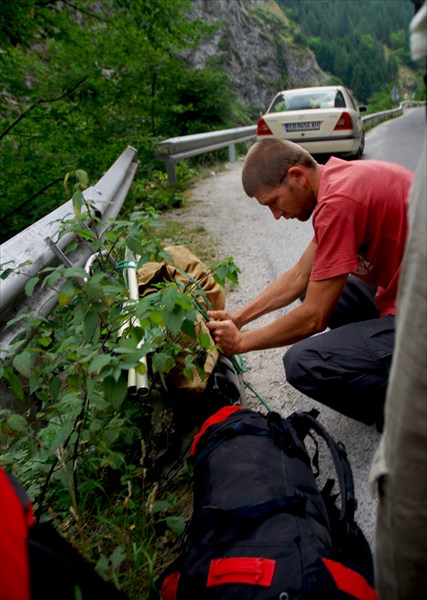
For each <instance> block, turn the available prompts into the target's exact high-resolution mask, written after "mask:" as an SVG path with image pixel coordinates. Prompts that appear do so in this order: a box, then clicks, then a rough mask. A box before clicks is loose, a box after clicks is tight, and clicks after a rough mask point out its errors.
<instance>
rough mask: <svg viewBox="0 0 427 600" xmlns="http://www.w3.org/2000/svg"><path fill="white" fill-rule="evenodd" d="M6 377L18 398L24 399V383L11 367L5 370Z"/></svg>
mask: <svg viewBox="0 0 427 600" xmlns="http://www.w3.org/2000/svg"><path fill="white" fill-rule="evenodd" d="M4 377H5V378H6V380H7V381H8V382H9V384H10V387H11V388H12V391H13V393H14V394H15V396H16V397H17V398H18V400H23V399H24V387H23V385H22V382H21V380H20V379H19V377H17V376H16V374H15V373H14V372H13V370H12V369H11V368H6V369H5V370H4Z"/></svg>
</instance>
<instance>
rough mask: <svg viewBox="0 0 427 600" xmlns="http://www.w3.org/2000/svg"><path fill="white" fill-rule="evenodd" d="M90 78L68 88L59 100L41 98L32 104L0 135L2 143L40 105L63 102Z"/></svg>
mask: <svg viewBox="0 0 427 600" xmlns="http://www.w3.org/2000/svg"><path fill="white" fill-rule="evenodd" d="M87 78H88V77H87V76H86V77H84V78H83V79H81V80H80V81H78V82H77V83H76V84H75V85H73V86H72V87H71V88H68V90H66V91H65V92H64V93H63V94H61V95H60V96H58V97H57V98H39V99H38V100H36V102H34V104H32V105H31V106H30V107H29V108H27V109H26V110H24V112H23V113H21V114H20V115H19V117H17V118H16V119H15V120H14V121H13V123H11V124H10V125H9V127H6V129H5V130H4V131H3V132H2V133H1V134H0V141H1V140H2V139H3V138H4V137H6V136H7V135H8V133H9V132H10V131H11V130H12V129H13V128H14V127H16V125H18V123H19V122H20V121H22V119H25V117H26V116H27V115H28V114H29V113H30V112H31V111H32V110H34V109H35V108H36V107H37V106H39V104H53V102H59V100H62V99H63V98H66V97H67V96H69V95H70V94H72V93H73V92H74V91H75V90H76V89H77V88H78V87H80V86H81V85H82V84H83V83H84V82H85V81H86V79H87Z"/></svg>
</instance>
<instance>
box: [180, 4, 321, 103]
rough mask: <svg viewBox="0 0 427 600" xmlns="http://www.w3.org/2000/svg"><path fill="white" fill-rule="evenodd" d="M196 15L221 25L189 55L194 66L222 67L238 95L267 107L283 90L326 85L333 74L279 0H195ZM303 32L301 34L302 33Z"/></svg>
mask: <svg viewBox="0 0 427 600" xmlns="http://www.w3.org/2000/svg"><path fill="white" fill-rule="evenodd" d="M193 4H194V7H195V8H194V15H195V16H197V17H199V18H202V19H203V20H204V21H205V22H207V23H209V24H210V25H213V26H215V28H214V31H213V33H212V34H211V36H210V37H208V38H206V39H204V40H203V41H202V42H201V44H200V45H199V47H198V48H197V50H196V51H193V52H192V53H191V55H190V56H189V57H188V59H189V62H190V64H191V65H192V66H193V67H194V68H202V67H205V66H211V67H212V66H215V65H218V66H221V67H222V68H223V69H224V71H225V72H226V73H227V74H228V76H229V78H230V80H231V82H232V84H233V85H234V88H235V90H236V94H237V97H238V98H239V100H240V101H241V102H242V103H243V104H245V105H246V106H247V107H250V108H252V109H253V111H254V113H258V114H259V112H264V111H265V109H266V108H267V107H268V105H269V104H270V102H271V100H272V99H273V96H274V95H275V94H276V93H277V92H278V91H279V90H281V89H285V88H292V87H304V86H310V85H321V84H322V83H324V82H325V81H326V79H327V78H328V75H327V74H326V73H324V72H323V71H322V70H321V69H320V67H319V65H318V64H317V62H316V59H315V57H314V54H313V53H312V52H311V51H310V50H309V49H308V48H306V47H305V46H303V45H301V44H298V43H296V41H295V33H296V34H297V32H296V30H295V26H294V25H293V24H292V23H291V22H290V21H289V20H288V19H287V18H286V16H285V15H284V13H283V12H282V11H281V9H280V8H279V6H278V5H277V4H276V3H275V2H274V1H273V0H193ZM297 36H298V34H297Z"/></svg>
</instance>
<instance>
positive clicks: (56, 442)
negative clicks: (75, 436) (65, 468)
mask: <svg viewBox="0 0 427 600" xmlns="http://www.w3.org/2000/svg"><path fill="white" fill-rule="evenodd" d="M73 429H74V423H64V424H63V425H61V427H60V428H59V430H58V431H57V433H56V434H55V437H54V438H53V442H52V443H51V445H50V452H52V453H54V452H55V450H57V449H58V448H59V447H60V446H62V445H63V444H64V442H65V441H66V440H67V438H68V437H69V435H70V434H71V432H72V431H73Z"/></svg>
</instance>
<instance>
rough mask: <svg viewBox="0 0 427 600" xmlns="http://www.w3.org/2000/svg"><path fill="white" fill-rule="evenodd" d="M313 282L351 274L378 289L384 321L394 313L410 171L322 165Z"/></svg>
mask: <svg viewBox="0 0 427 600" xmlns="http://www.w3.org/2000/svg"><path fill="white" fill-rule="evenodd" d="M320 169H321V175H320V187H319V193H318V197H317V205H316V207H315V209H314V212H313V227H314V240H313V241H314V242H315V243H316V245H317V248H316V252H315V255H314V260H313V267H312V271H311V276H310V279H312V280H313V281H321V280H323V279H329V278H331V277H336V276H338V275H343V274H344V273H352V274H353V275H356V276H357V277H360V279H363V280H364V281H366V282H368V283H372V284H374V285H376V286H378V289H377V294H376V297H375V299H376V302H377V305H378V308H379V311H380V316H382V317H383V316H386V315H390V314H395V313H396V295H397V282H398V278H399V271H400V265H401V262H402V258H403V251H404V248H405V242H406V236H407V227H408V226H407V208H408V196H409V190H410V187H411V184H412V179H413V177H414V174H413V173H412V171H409V170H408V169H405V168H404V167H400V166H399V165H393V164H390V163H386V162H382V161H378V160H366V161H357V162H355V161H353V162H347V161H344V160H341V159H339V158H331V159H329V160H328V162H327V163H326V165H321V166H320Z"/></svg>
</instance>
